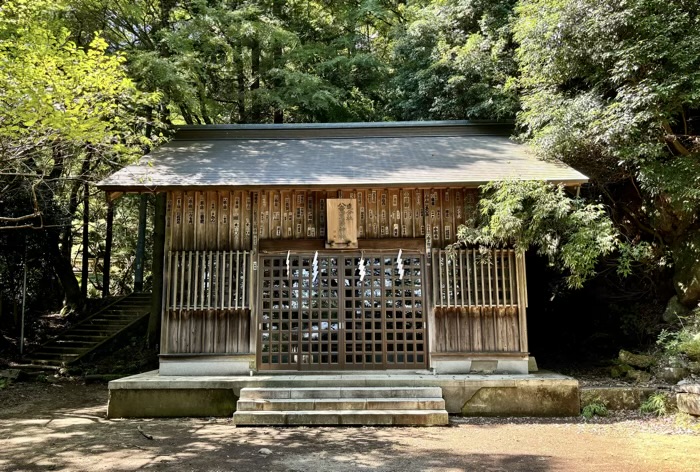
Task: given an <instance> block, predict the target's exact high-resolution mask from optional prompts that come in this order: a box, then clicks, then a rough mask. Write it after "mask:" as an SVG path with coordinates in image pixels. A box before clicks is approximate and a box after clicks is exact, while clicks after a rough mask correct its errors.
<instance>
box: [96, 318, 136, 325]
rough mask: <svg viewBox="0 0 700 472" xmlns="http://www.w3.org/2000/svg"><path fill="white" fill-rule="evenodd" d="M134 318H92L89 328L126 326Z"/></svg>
mask: <svg viewBox="0 0 700 472" xmlns="http://www.w3.org/2000/svg"><path fill="white" fill-rule="evenodd" d="M135 319H136V318H128V319H122V318H102V317H100V318H93V319H92V320H90V323H89V326H126V325H128V324H130V323H131V322H132V321H134V320H135Z"/></svg>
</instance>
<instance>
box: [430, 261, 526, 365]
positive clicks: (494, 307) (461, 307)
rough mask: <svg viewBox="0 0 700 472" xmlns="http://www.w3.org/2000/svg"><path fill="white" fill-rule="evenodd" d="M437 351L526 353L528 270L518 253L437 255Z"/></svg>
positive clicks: (434, 276) (434, 274)
mask: <svg viewBox="0 0 700 472" xmlns="http://www.w3.org/2000/svg"><path fill="white" fill-rule="evenodd" d="M431 257H432V286H433V305H434V307H435V326H434V327H433V330H434V333H435V336H434V339H435V346H434V349H433V351H434V352H437V353H448V352H525V351H526V350H527V344H526V342H524V341H523V336H524V335H525V326H524V317H523V316H520V314H521V313H523V314H524V313H525V304H526V300H525V293H526V292H525V290H524V268H523V264H522V263H521V262H520V261H519V259H518V258H519V256H518V255H516V253H515V251H514V250H512V249H493V250H490V251H487V252H484V253H482V252H480V251H479V250H478V249H462V250H456V251H454V252H452V253H448V251H444V250H437V249H435V250H433V251H432V255H431Z"/></svg>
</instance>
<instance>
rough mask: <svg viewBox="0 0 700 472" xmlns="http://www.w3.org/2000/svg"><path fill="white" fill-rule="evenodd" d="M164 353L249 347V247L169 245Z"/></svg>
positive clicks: (220, 351) (243, 350) (222, 351)
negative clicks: (211, 248)
mask: <svg viewBox="0 0 700 472" xmlns="http://www.w3.org/2000/svg"><path fill="white" fill-rule="evenodd" d="M166 257H167V261H166V262H167V267H168V268H169V272H168V279H167V281H166V284H165V305H164V311H165V313H164V323H163V331H164V333H165V336H164V345H163V351H162V352H163V353H164V354H176V353H177V354H181V353H212V354H226V353H249V352H250V350H251V343H250V336H251V324H252V323H251V317H250V313H251V311H250V297H251V293H250V292H251V287H250V282H249V281H250V266H251V261H250V258H251V256H250V252H248V251H169V252H168V255H167V256H166Z"/></svg>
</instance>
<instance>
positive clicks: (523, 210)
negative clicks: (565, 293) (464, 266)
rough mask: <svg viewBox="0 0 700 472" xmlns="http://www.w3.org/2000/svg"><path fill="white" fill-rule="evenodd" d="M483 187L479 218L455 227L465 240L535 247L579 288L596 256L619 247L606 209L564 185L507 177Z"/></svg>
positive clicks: (488, 243)
mask: <svg viewBox="0 0 700 472" xmlns="http://www.w3.org/2000/svg"><path fill="white" fill-rule="evenodd" d="M482 190H483V196H482V198H481V200H480V201H479V209H480V219H479V220H478V221H477V222H475V223H476V224H475V225H474V226H472V227H470V226H461V227H460V228H459V230H458V239H459V240H460V242H461V243H463V244H468V245H481V246H495V245H513V246H514V247H515V248H516V250H518V251H521V252H524V251H525V250H527V249H529V248H531V247H532V248H535V249H536V250H537V252H538V253H539V254H542V255H543V256H546V257H547V258H549V261H550V262H551V264H552V265H554V266H556V267H558V268H560V269H562V270H565V271H567V273H568V275H567V282H568V285H569V286H570V287H572V288H580V287H581V286H582V285H583V283H584V282H585V281H586V280H587V279H589V278H590V277H592V276H593V275H594V274H595V267H596V264H597V263H598V262H599V260H600V259H601V258H602V257H604V256H606V255H608V254H610V253H611V252H613V251H614V250H615V249H617V248H618V247H619V246H620V241H619V240H618V233H617V231H616V230H615V228H614V226H613V224H612V222H611V221H610V219H609V218H608V216H607V214H606V212H605V208H604V207H603V206H602V205H600V204H591V203H586V202H584V201H583V200H581V199H576V198H570V197H569V196H567V195H566V193H565V191H564V188H563V187H562V186H555V185H552V184H548V183H545V182H539V181H515V180H510V181H502V182H492V183H489V184H488V185H486V186H484V187H482Z"/></svg>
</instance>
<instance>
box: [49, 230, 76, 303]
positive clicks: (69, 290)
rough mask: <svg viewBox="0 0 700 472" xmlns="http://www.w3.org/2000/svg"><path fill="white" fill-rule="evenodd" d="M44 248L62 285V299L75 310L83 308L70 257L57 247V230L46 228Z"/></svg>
mask: <svg viewBox="0 0 700 472" xmlns="http://www.w3.org/2000/svg"><path fill="white" fill-rule="evenodd" d="M45 234H46V249H47V250H48V255H49V257H50V260H51V264H52V266H53V270H54V272H55V273H56V276H57V277H58V281H59V282H60V284H61V287H63V293H64V297H65V298H64V300H65V303H66V305H68V306H69V307H71V308H73V309H74V310H77V311H82V310H83V309H84V308H85V299H84V298H83V295H82V292H81V291H80V285H78V280H77V279H76V278H75V274H73V266H72V265H71V263H70V259H66V258H65V257H64V256H63V254H62V253H61V250H60V248H59V232H58V230H57V229H55V228H49V229H47V230H46V233H45Z"/></svg>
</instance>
